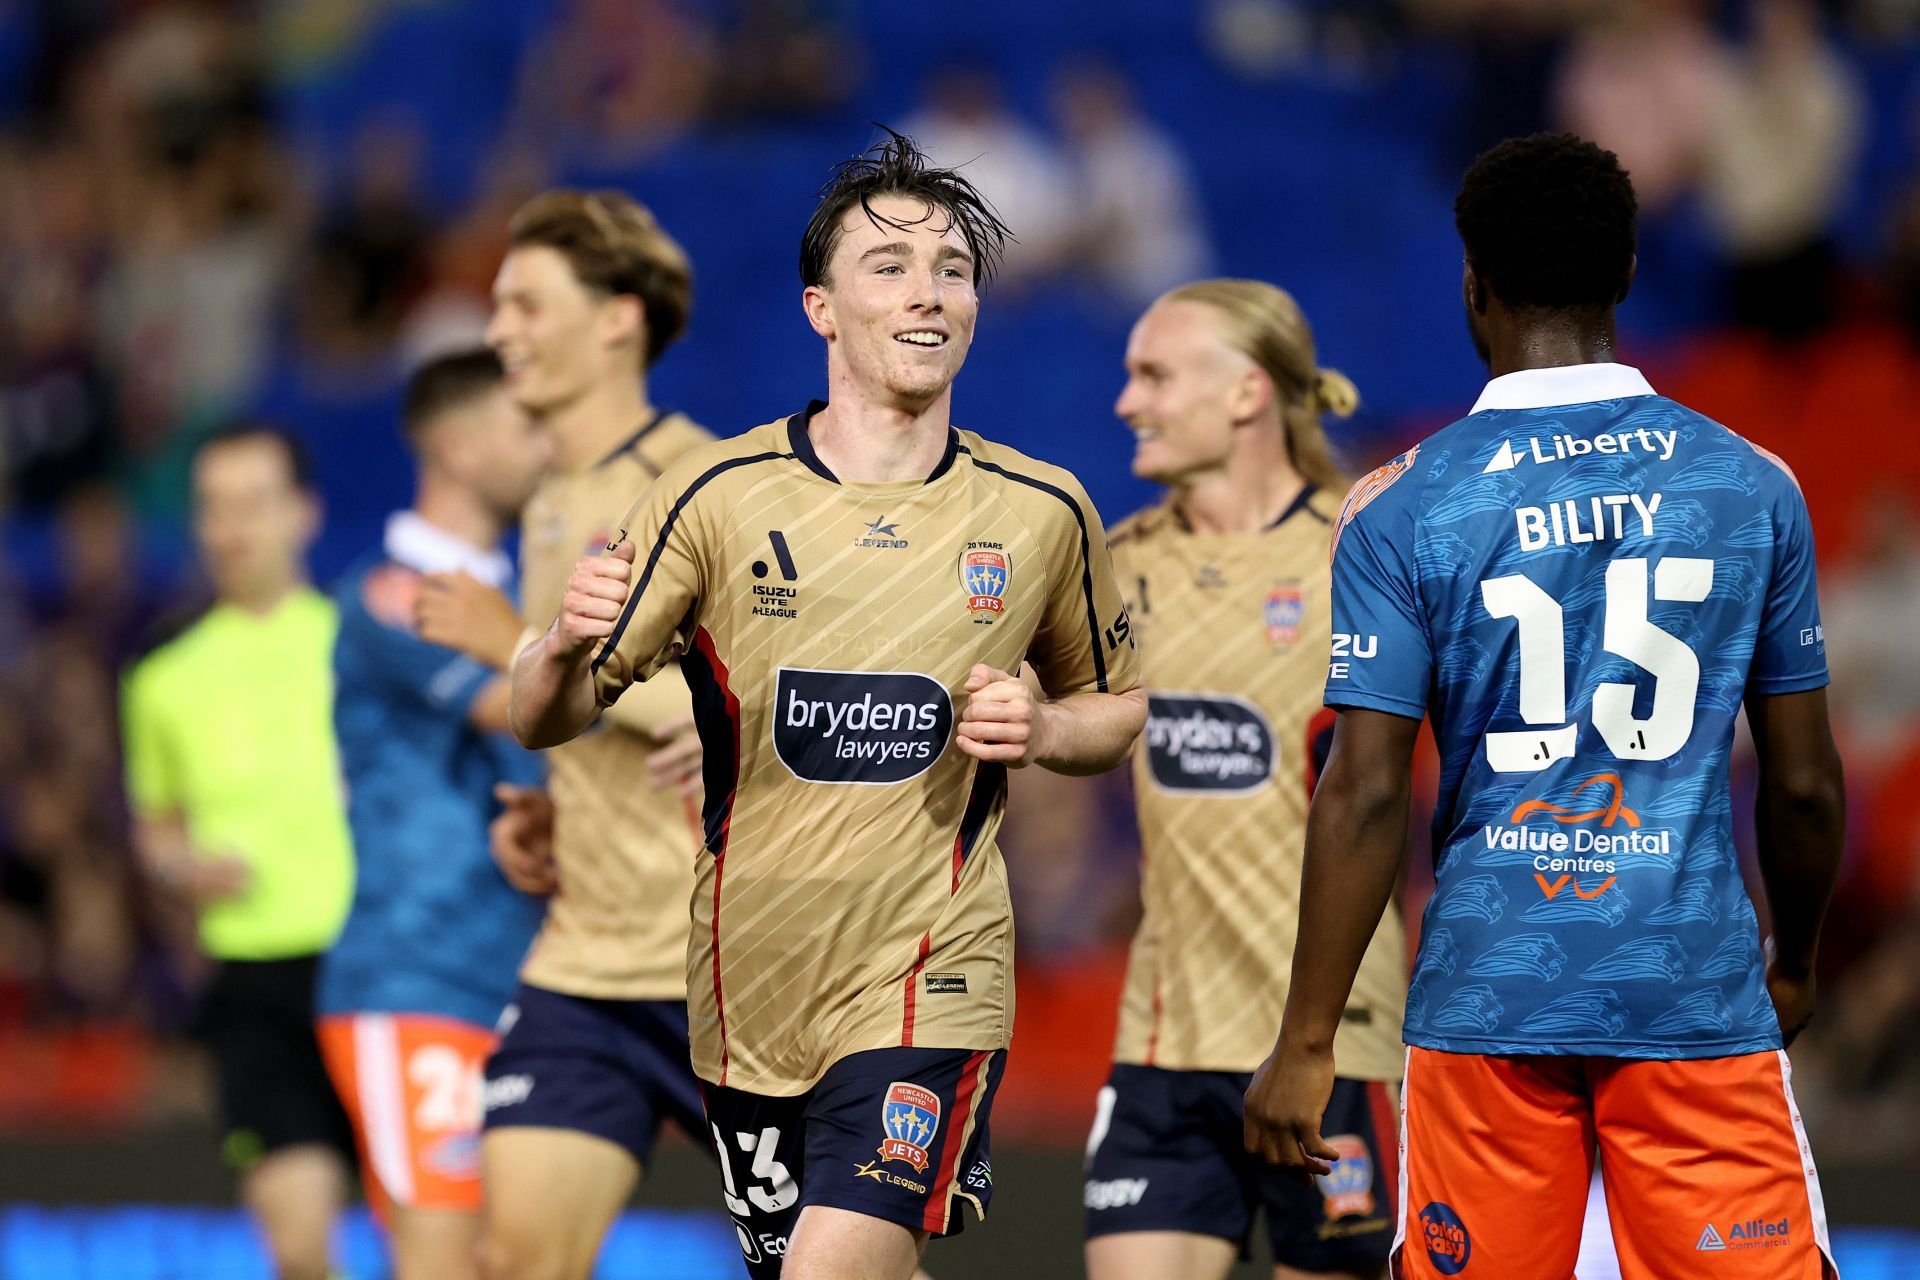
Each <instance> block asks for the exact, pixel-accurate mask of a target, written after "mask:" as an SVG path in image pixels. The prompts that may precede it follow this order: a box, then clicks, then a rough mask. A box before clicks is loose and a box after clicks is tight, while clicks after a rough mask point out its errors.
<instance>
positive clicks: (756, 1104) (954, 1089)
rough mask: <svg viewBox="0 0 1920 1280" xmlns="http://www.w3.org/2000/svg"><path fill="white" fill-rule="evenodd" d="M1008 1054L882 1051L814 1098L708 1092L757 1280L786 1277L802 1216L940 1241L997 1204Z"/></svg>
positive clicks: (733, 1209)
mask: <svg viewBox="0 0 1920 1280" xmlns="http://www.w3.org/2000/svg"><path fill="white" fill-rule="evenodd" d="M1006 1065H1007V1052H1006V1050H1004V1049H993V1050H988V1049H870V1050H868V1051H866V1052H864V1053H854V1054H849V1055H848V1056H846V1057H844V1058H842V1059H840V1061H838V1062H836V1063H834V1064H833V1065H832V1066H831V1067H828V1068H827V1073H826V1074H825V1075H824V1076H821V1077H820V1081H819V1083H818V1084H816V1085H814V1086H813V1088H811V1089H809V1090H807V1091H806V1092H805V1093H799V1094H794V1095H793V1096H791V1097H785V1098H773V1097H767V1096H765V1095H763V1094H757V1093H745V1092H742V1091H741V1090H739V1089H728V1088H724V1087H722V1086H719V1085H708V1086H706V1095H707V1118H708V1119H709V1120H710V1121H712V1123H713V1127H714V1129H715V1130H717V1133H716V1134H715V1138H716V1140H717V1141H718V1142H719V1143H720V1177H721V1180H722V1182H723V1183H724V1184H725V1188H724V1192H725V1198H726V1204H727V1211H728V1212H729V1213H731V1214H732V1215H733V1221H734V1226H735V1227H736V1229H737V1230H738V1232H739V1236H740V1251H741V1252H742V1253H743V1254H745V1255H746V1259H747V1273H748V1274H749V1275H751V1276H752V1277H753V1280H773V1278H774V1277H776V1276H778V1275H779V1274H780V1266H781V1262H782V1260H783V1259H784V1258H785V1257H786V1252H787V1241H788V1239H789V1238H790V1237H791V1236H792V1235H793V1228H794V1224H795V1223H796V1222H798V1221H799V1219H800V1211H801V1210H802V1209H804V1208H806V1207H807V1206H808V1205H810V1204H819V1205H827V1206H829V1207H831V1208H835V1209H847V1210H850V1211H852V1212H854V1213H864V1214H866V1215H867V1216H868V1217H873V1218H881V1219H884V1220H885V1221H887V1222H897V1223H899V1224H900V1225H901V1226H903V1227H907V1228H909V1229H911V1230H915V1231H926V1232H928V1233H929V1234H932V1235H936V1236H943V1235H957V1234H959V1231H960V1227H961V1225H962V1224H961V1213H960V1209H959V1205H958V1203H957V1202H958V1201H961V1200H965V1201H967V1202H969V1203H971V1204H972V1205H973V1209H974V1212H975V1213H976V1214H977V1215H979V1216H980V1217H981V1218H985V1217H986V1216H987V1202H988V1201H989V1200H990V1199H992V1197H993V1166H992V1164H991V1163H990V1162H989V1160H988V1156H987V1115H988V1113H989V1112H990V1111H991V1110H992V1109H993V1095H994V1091H995V1090H997V1089H998V1088H999V1087H1000V1073H1001V1072H1002V1071H1004V1070H1005V1069H1006Z"/></svg>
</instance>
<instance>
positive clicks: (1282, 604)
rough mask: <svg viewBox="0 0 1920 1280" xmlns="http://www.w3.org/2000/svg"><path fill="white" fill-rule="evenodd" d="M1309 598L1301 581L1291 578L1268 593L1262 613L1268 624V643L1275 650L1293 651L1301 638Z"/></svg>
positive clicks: (1274, 585)
mask: <svg viewBox="0 0 1920 1280" xmlns="http://www.w3.org/2000/svg"><path fill="white" fill-rule="evenodd" d="M1306 612H1307V596H1306V592H1305V591H1303V590H1301V587H1300V580H1299V579H1297V578H1289V579H1288V580H1287V581H1285V582H1276V583H1274V584H1273V590H1271V591H1269V592H1267V604H1266V608H1265V609H1263V610H1262V611H1261V614H1262V617H1263V618H1264V620H1265V622H1266V624H1267V643H1268V644H1269V645H1270V646H1272V647H1273V648H1275V649H1282V650H1284V649H1291V648H1292V647H1293V642H1294V641H1296V640H1298V639H1299V638H1300V620H1301V619H1302V618H1303V617H1305V616H1306Z"/></svg>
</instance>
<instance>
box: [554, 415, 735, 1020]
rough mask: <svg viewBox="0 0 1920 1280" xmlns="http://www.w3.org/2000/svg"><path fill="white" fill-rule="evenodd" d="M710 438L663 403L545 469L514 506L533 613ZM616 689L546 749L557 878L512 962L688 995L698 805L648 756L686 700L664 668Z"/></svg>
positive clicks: (606, 987) (593, 989)
mask: <svg viewBox="0 0 1920 1280" xmlns="http://www.w3.org/2000/svg"><path fill="white" fill-rule="evenodd" d="M712 439H713V436H712V435H710V434H709V433H708V432H706V431H705V430H703V429H701V428H700V427H698V426H696V425H694V423H693V422H691V421H690V420H688V419H687V418H686V417H684V416H682V415H680V414H660V415H657V416H655V417H654V419H653V420H652V421H651V422H650V423H648V424H647V425H646V426H644V427H642V428H641V429H640V430H639V431H638V432H636V433H635V434H634V435H633V436H632V437H631V438H629V439H628V440H627V441H625V442H624V443H623V444H621V446H620V447H619V448H618V449H616V450H614V451H613V452H612V453H611V454H609V455H607V456H606V457H605V458H603V459H601V460H600V461H599V462H597V463H595V464H594V465H593V466H591V467H588V468H586V469H585V470H582V471H575V472H568V473H562V472H558V471H556V472H554V473H553V474H551V475H549V476H548V477H547V479H546V480H545V481H544V482H543V483H542V484H541V486H540V489H539V491H538V492H537V493H535V494H534V496H533V500H532V501H531V502H529V503H528V504H527V509H526V513H525V514H524V516H523V517H522V519H521V534H520V560H521V593H522V594H521V614H522V617H524V618H525V619H526V621H527V624H528V625H529V626H530V627H535V628H538V630H539V631H540V632H544V631H546V629H547V627H548V626H549V625H551V623H552V622H553V619H554V617H555V615H556V614H558V613H559V612H560V600H561V597H562V596H563V595H565V594H566V589H567V579H568V578H569V577H570V576H571V575H572V573H573V566H574V563H575V562H576V561H578V560H579V558H580V557H581V556H582V555H585V554H587V553H588V552H589V551H598V550H601V549H602V548H604V547H605V546H606V542H607V538H608V537H609V536H611V535H612V533H613V531H614V529H615V528H616V527H618V525H619V522H620V517H621V515H622V514H623V513H624V512H625V511H626V509H627V507H628V505H629V504H630V503H631V502H632V501H633V495H634V494H636V493H638V492H639V491H641V490H642V489H644V488H646V487H647V485H649V484H651V483H652V482H653V481H654V479H656V478H657V477H658V476H659V475H660V473H661V471H663V470H664V469H665V468H666V467H667V466H668V465H669V464H670V463H671V462H672V461H673V460H674V459H675V458H678V457H679V456H680V455H681V454H683V453H685V452H687V450H689V449H692V448H694V447H695V446H696V445H702V444H706V443H708V442H709V441H711V440H712ZM622 703H623V708H622V711H623V714H622V715H620V716H618V717H608V719H607V721H605V722H603V723H602V724H600V725H599V726H597V727H596V728H595V729H594V730H593V731H591V732H589V733H587V734H584V735H583V736H581V737H579V738H576V739H575V740H574V741H572V742H568V743H564V744H562V745H561V746H558V747H555V748H554V749H553V750H551V751H549V752H547V759H548V764H549V769H550V772H549V776H548V787H549V788H550V790H551V793H552V796H553V804H554V833H553V836H554V860H555V862H556V864H557V867H558V871H559V879H560V891H559V892H558V893H556V894H554V896H553V898H552V899H551V900H550V901H549V902H548V904H547V915H546V920H545V922H544V923H543V924H542V926H541V929H540V934H539V937H537V938H536V939H535V940H534V944H533V949H532V950H531V951H530V952H528V955H527V960H526V963H525V965H524V966H522V968H521V976H522V977H523V978H525V979H526V981H528V982H530V983H532V984H534V985H535V986H539V987H546V988H549V989H551V990H554V991H564V992H566V993H568V994H569V995H577V996H589V997H594V998H600V999H622V1000H683V999H685V998H686V994H687V965H686V955H687V911H686V902H687V895H688V893H690V892H691V891H692V887H693V860H694V855H695V854H696V853H697V852H698V850H699V836H698V806H697V805H690V804H689V803H688V802H686V801H684V800H683V799H682V798H681V797H680V796H678V795H676V794H675V793H673V792H670V791H658V790H655V789H654V788H652V787H650V786H648V785H647V782H646V776H647V775H646V763H647V756H648V755H649V754H650V753H651V752H652V751H653V749H654V748H655V747H656V746H657V745H659V742H660V738H659V737H658V736H657V735H658V734H659V732H660V731H661V730H663V729H666V728H668V727H669V726H671V725H672V724H673V722H674V721H675V720H677V719H684V718H686V717H687V716H688V715H690V714H691V713H692V710H693V702H692V699H691V698H689V697H688V695H687V686H686V682H685V681H684V680H683V679H681V677H680V675H679V673H678V671H675V670H668V671H663V672H662V673H661V674H660V675H659V676H658V677H657V678H655V679H654V680H653V681H651V682H649V684H648V686H647V689H646V691H645V694H644V695H643V696H637V697H633V698H628V699H623V700H622Z"/></svg>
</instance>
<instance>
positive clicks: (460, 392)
mask: <svg viewBox="0 0 1920 1280" xmlns="http://www.w3.org/2000/svg"><path fill="white" fill-rule="evenodd" d="M505 377H506V371H505V370H504V369H502V368H501V367H500V357H499V356H497V355H495V354H494V353H493V350H492V349H491V348H489V347H475V348H473V349H472V350H470V351H455V352H453V353H451V354H449V355H444V356H435V357H434V358H433V359H431V360H429V361H427V362H426V363H425V364H423V365H421V366H420V367H419V368H418V369H415V370H414V371H413V376H412V377H411V378H408V379H407V395H406V402H405V407H404V408H403V409H402V410H401V418H400V420H401V422H402V423H403V424H404V425H405V427H406V435H407V439H408V440H409V441H412V442H414V443H416V444H417V443H418V442H419V440H420V433H421V431H422V430H423V429H424V428H425V427H426V426H427V424H428V423H430V422H432V421H433V420H434V419H435V418H437V417H439V416H440V415H441V414H443V413H445V412H446V411H447V410H449V409H457V408H459V407H460V406H462V405H464V404H467V403H469V402H470V401H473V400H477V399H479V398H480V397H481V396H483V395H485V394H487V393H488V392H490V391H492V390H494V389H495V388H496V387H498V386H499V385H500V382H501V380H502V379H503V378H505Z"/></svg>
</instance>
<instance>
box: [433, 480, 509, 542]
mask: <svg viewBox="0 0 1920 1280" xmlns="http://www.w3.org/2000/svg"><path fill="white" fill-rule="evenodd" d="M413 510H414V514H415V515H417V516H419V517H420V518H421V519H422V520H425V521H426V522H427V523H428V524H430V525H432V526H433V527H434V528H436V529H438V530H440V532H442V533H446V534H451V535H452V536H453V537H456V538H458V539H460V541H462V542H464V543H466V544H467V545H468V546H470V547H472V548H474V549H475V550H476V551H492V550H493V549H494V548H495V547H498V546H499V545H500V539H501V537H502V535H504V534H505V533H506V528H505V526H503V525H502V524H501V522H500V518H499V517H498V516H497V515H495V514H494V513H493V512H492V511H491V510H489V509H488V507H487V504H486V503H484V502H482V501H481V500H480V498H479V496H478V495H477V494H475V493H474V492H473V491H471V490H470V489H467V488H464V487H463V486H460V485H456V484H453V483H451V482H448V481H444V480H441V479H439V478H438V477H436V476H432V475H423V476H421V477H420V493H419V496H418V497H417V498H415V499H414V503H413Z"/></svg>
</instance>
